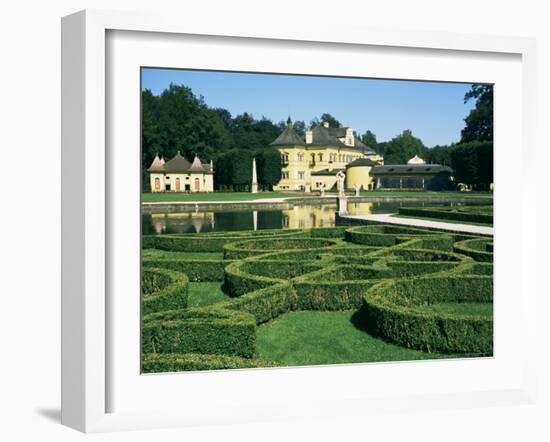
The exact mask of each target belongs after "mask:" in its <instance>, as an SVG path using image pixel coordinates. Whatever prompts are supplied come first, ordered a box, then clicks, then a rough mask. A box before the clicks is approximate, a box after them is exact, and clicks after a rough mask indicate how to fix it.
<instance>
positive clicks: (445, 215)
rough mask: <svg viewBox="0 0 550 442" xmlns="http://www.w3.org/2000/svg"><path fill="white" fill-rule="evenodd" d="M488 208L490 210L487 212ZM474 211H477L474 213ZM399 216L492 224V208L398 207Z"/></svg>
mask: <svg viewBox="0 0 550 442" xmlns="http://www.w3.org/2000/svg"><path fill="white" fill-rule="evenodd" d="M486 207H489V208H490V209H491V210H490V211H489V210H487V209H486ZM476 209H478V210H477V211H476ZM399 215H405V216H420V217H425V218H437V219H442V220H449V221H465V222H472V223H481V224H492V223H493V213H492V206H479V207H476V206H471V207H470V206H465V207H462V206H459V207H429V208H422V207H400V208H399Z"/></svg>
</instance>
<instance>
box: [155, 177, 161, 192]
mask: <svg viewBox="0 0 550 442" xmlns="http://www.w3.org/2000/svg"><path fill="white" fill-rule="evenodd" d="M155 190H160V178H159V177H156V178H155Z"/></svg>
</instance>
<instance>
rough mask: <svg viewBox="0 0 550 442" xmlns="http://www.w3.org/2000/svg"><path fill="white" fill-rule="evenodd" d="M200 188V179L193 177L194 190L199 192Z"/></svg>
mask: <svg viewBox="0 0 550 442" xmlns="http://www.w3.org/2000/svg"><path fill="white" fill-rule="evenodd" d="M200 190H201V180H200V179H198V178H195V192H199V191H200Z"/></svg>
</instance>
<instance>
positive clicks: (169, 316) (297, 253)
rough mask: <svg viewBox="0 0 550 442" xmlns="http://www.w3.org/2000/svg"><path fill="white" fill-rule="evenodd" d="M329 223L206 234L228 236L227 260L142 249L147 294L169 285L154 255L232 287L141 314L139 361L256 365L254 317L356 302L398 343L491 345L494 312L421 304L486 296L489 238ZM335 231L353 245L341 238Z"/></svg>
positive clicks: (372, 326) (468, 349)
mask: <svg viewBox="0 0 550 442" xmlns="http://www.w3.org/2000/svg"><path fill="white" fill-rule="evenodd" d="M337 232H338V233H336V232H332V231H331V229H319V230H304V231H297V232H292V234H291V235H284V236H280V235H275V234H273V233H271V234H262V235H259V236H258V237H253V233H252V232H248V233H246V234H235V235H234V234H232V233H231V234H220V233H212V234H205V235H204V237H205V239H206V240H207V241H209V242H210V245H209V246H208V247H213V245H214V244H215V243H216V242H218V243H217V245H216V247H218V246H220V244H222V243H221V242H219V241H226V242H225V243H224V244H223V245H222V246H221V247H223V250H224V256H225V257H226V258H231V259H234V260H228V259H227V260H221V259H217V260H195V259H188V258H177V257H173V256H170V257H168V256H166V257H152V256H151V257H145V258H144V259H143V266H144V267H143V271H144V274H145V273H147V275H148V276H145V280H144V284H143V286H144V291H146V292H147V293H156V292H158V291H162V290H166V289H167V287H169V286H170V284H171V282H172V279H170V278H168V276H166V274H161V273H158V272H157V270H156V269H155V267H159V266H161V267H162V268H164V269H165V271H166V272H172V273H176V275H177V276H178V277H182V274H186V275H187V276H188V278H189V280H191V281H222V280H223V281H224V291H226V293H229V294H230V295H232V296H233V298H232V299H228V300H226V301H222V302H219V303H217V304H214V305H210V306H206V307H201V308H194V309H182V308H177V307H174V308H173V307H172V306H171V305H170V306H168V305H166V306H162V307H161V309H160V311H158V312H157V313H151V314H148V315H146V316H144V318H143V327H142V347H143V353H144V355H145V359H144V363H143V364H144V365H143V367H144V368H143V369H144V371H146V372H154V371H174V370H203V369H204V370H208V369H217V368H243V367H255V366H265V365H266V364H265V362H263V361H258V360H256V359H254V355H255V336H256V327H257V326H258V325H260V324H264V323H266V322H268V321H271V320H273V319H275V318H277V317H278V316H280V315H282V314H284V313H286V312H289V311H293V310H327V311H334V310H350V309H361V312H362V314H361V315H359V317H361V318H362V319H363V322H361V326H362V327H364V328H365V329H366V330H368V331H369V332H370V333H372V334H374V335H375V336H379V337H381V338H384V339H387V340H390V341H392V342H395V343H397V344H399V345H403V346H405V347H411V348H416V349H419V350H425V351H441V352H448V353H476V354H490V353H492V318H490V317H487V316H483V315H464V314H463V315H459V314H454V313H453V314H451V313H438V312H436V311H431V310H429V308H427V307H426V306H429V305H431V304H437V303H459V302H492V277H491V276H490V275H492V264H490V263H488V262H477V261H474V259H478V260H479V258H478V255H477V254H479V253H481V254H488V255H491V257H492V254H491V253H489V252H488V251H487V250H488V247H489V244H492V240H491V239H486V238H480V237H473V236H471V235H457V234H449V233H440V232H433V231H427V230H423V229H412V228H401V227H397V226H387V225H372V226H371V225H369V226H360V227H353V228H339V229H338V231H337ZM344 233H345V236H346V239H347V240H348V241H353V242H354V243H355V244H350V243H349V242H345V241H342V240H341V239H340V236H339V235H343V234H344ZM198 236H200V235H172V239H173V241H175V242H177V241H176V240H177V239H178V238H181V237H185V238H187V239H192V240H196V237H198ZM155 238H158V237H155ZM228 238H232V239H231V240H229V239H228ZM150 243H151V242H150V241H148V244H150ZM365 244H366V245H365ZM154 245H156V244H154ZM180 246H181V244H180V245H179V246H175V247H180ZM193 251H197V250H196V249H194V250H193ZM203 251H204V250H203ZM218 251H219V250H218ZM155 272H157V273H155ZM177 272H180V273H177ZM183 277H185V276H183Z"/></svg>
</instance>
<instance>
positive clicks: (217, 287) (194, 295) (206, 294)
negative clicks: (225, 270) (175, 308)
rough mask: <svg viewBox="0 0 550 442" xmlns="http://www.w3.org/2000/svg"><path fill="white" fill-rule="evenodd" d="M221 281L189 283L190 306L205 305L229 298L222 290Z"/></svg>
mask: <svg viewBox="0 0 550 442" xmlns="http://www.w3.org/2000/svg"><path fill="white" fill-rule="evenodd" d="M221 287H222V284H221V282H191V283H189V295H188V301H187V302H188V305H189V307H204V306H205V305H211V304H216V303H217V302H221V301H225V300H227V299H229V296H227V295H226V294H225V293H224V292H223V291H222V288H221Z"/></svg>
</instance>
